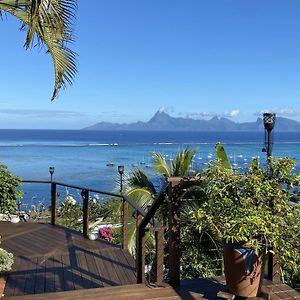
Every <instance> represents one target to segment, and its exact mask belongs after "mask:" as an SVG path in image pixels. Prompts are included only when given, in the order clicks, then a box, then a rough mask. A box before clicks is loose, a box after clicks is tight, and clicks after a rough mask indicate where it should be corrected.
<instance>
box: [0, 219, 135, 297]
mask: <svg viewBox="0 0 300 300" xmlns="http://www.w3.org/2000/svg"><path fill="white" fill-rule="evenodd" d="M0 235H1V236H2V239H1V240H2V245H1V246H2V247H3V248H5V249H6V250H8V251H10V252H12V253H13V254H14V256H15V263H14V266H13V270H12V271H11V272H10V273H9V277H8V280H7V284H6V287H5V290H4V294H5V296H17V295H28V294H30V295H31V296H30V297H29V299H31V297H32V296H33V295H32V294H40V293H50V292H60V291H71V290H80V289H90V288H99V287H109V286H118V285H126V284H127V285H128V284H135V283H136V274H135V267H134V260H133V258H132V257H131V256H130V254H129V252H128V251H125V250H122V249H121V248H120V247H119V246H116V245H113V244H111V243H109V242H105V241H101V240H97V241H90V240H88V239H85V238H83V236H82V235H81V234H80V233H77V232H75V231H73V230H70V229H66V228H63V227H60V226H52V225H48V224H39V223H29V222H25V223H23V222H21V223H18V224H11V223H9V222H0ZM45 299H47V298H45Z"/></svg>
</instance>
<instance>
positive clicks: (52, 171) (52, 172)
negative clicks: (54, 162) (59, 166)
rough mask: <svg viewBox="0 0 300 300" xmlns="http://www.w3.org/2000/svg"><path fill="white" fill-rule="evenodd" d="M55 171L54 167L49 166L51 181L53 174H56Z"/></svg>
mask: <svg viewBox="0 0 300 300" xmlns="http://www.w3.org/2000/svg"><path fill="white" fill-rule="evenodd" d="M54 171H55V168H54V167H49V173H50V176H51V181H52V176H53V174H54Z"/></svg>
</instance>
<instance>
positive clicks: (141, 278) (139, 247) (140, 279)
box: [135, 212, 145, 283]
mask: <svg viewBox="0 0 300 300" xmlns="http://www.w3.org/2000/svg"><path fill="white" fill-rule="evenodd" d="M142 219H143V216H142V215H140V214H139V213H138V212H137V216H136V260H135V261H136V273H137V283H144V282H145V231H144V230H143V228H140V227H139V225H140V223H141V221H142Z"/></svg>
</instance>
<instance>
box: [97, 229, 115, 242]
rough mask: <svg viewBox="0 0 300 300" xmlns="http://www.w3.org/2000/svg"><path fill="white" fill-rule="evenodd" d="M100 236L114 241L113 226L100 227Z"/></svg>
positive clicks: (105, 239)
mask: <svg viewBox="0 0 300 300" xmlns="http://www.w3.org/2000/svg"><path fill="white" fill-rule="evenodd" d="M98 233H99V237H100V239H102V240H104V241H108V242H111V241H112V227H111V226H110V227H102V228H99V231H98Z"/></svg>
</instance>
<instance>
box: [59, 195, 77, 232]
mask: <svg viewBox="0 0 300 300" xmlns="http://www.w3.org/2000/svg"><path fill="white" fill-rule="evenodd" d="M58 224H59V225H62V226H64V227H67V228H71V229H74V230H76V231H82V206H81V205H79V204H78V203H77V202H76V200H75V199H74V198H73V197H72V196H71V195H67V196H66V198H65V200H64V202H62V203H61V204H60V214H59V218H58Z"/></svg>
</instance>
